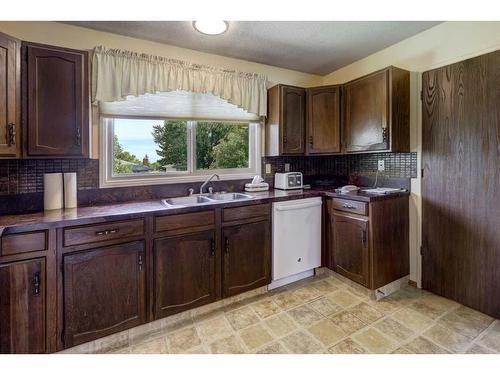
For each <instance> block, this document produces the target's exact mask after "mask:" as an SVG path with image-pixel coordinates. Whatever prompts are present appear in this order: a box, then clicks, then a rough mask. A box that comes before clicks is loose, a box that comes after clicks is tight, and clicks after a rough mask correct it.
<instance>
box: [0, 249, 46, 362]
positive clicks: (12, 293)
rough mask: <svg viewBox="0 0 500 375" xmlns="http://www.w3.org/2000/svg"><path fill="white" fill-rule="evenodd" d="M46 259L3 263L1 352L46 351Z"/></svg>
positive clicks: (0, 269)
mask: <svg viewBox="0 0 500 375" xmlns="http://www.w3.org/2000/svg"><path fill="white" fill-rule="evenodd" d="M45 280H46V278H45V259H44V258H41V259H34V260H27V261H20V262H15V263H7V264H0V353H11V354H15V353H31V354H34V353H45V351H46V334H45V331H46V327H45V314H46V312H45V298H46V288H45Z"/></svg>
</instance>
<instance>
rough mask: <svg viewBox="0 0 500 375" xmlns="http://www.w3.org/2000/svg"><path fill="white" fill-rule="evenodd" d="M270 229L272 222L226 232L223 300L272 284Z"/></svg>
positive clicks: (237, 226) (223, 236)
mask: <svg viewBox="0 0 500 375" xmlns="http://www.w3.org/2000/svg"><path fill="white" fill-rule="evenodd" d="M270 227H271V226H270V222H269V220H264V221H258V222H254V223H248V224H242V225H235V226H230V227H226V228H224V229H223V231H222V238H223V244H222V258H223V273H222V295H223V297H229V296H233V295H235V294H239V293H243V292H246V291H248V290H252V289H255V288H258V287H261V286H264V285H267V284H269V283H270V282H271V271H270V263H271V228H270Z"/></svg>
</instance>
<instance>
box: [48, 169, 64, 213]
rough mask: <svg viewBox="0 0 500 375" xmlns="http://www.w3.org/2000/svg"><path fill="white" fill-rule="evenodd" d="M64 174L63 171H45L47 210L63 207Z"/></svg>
mask: <svg viewBox="0 0 500 375" xmlns="http://www.w3.org/2000/svg"><path fill="white" fill-rule="evenodd" d="M63 203H64V202H63V175H62V173H45V174H44V175H43V206H44V209H46V210H56V209H59V208H62V207H63Z"/></svg>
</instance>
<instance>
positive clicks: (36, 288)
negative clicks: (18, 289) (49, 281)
mask: <svg viewBox="0 0 500 375" xmlns="http://www.w3.org/2000/svg"><path fill="white" fill-rule="evenodd" d="M33 292H34V294H35V296H39V295H40V272H35V275H34V276H33Z"/></svg>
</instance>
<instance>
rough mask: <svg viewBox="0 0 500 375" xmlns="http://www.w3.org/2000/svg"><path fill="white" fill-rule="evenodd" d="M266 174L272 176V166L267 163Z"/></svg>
mask: <svg viewBox="0 0 500 375" xmlns="http://www.w3.org/2000/svg"><path fill="white" fill-rule="evenodd" d="M266 174H271V164H269V163H266Z"/></svg>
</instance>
